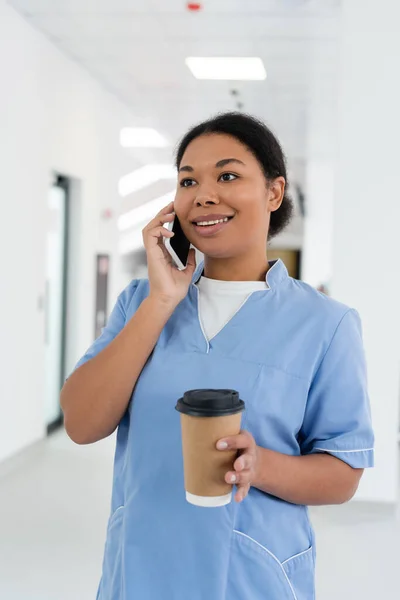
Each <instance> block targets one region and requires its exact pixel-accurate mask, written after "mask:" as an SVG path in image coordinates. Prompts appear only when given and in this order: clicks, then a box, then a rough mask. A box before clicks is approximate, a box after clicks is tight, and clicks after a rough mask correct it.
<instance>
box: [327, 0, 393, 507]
mask: <svg viewBox="0 0 400 600" xmlns="http://www.w3.org/2000/svg"><path fill="white" fill-rule="evenodd" d="M399 23H400V3H398V2H395V1H394V0H381V1H380V2H376V0H364V1H363V2H360V0H344V1H343V14H342V24H341V46H342V47H341V52H342V56H341V72H340V83H339V94H340V95H339V115H338V117H339V122H338V150H339V153H338V162H337V171H336V176H335V179H336V186H335V187H336V190H335V205H334V227H333V275H332V286H331V292H332V295H333V296H334V297H335V298H337V299H339V300H342V301H344V302H345V303H347V304H349V305H351V306H353V307H355V308H357V309H358V310H359V312H360V314H361V318H362V320H363V326H364V340H365V347H366V353H367V361H368V368H369V387H370V394H371V403H372V411H373V420H374V425H375V432H376V468H375V469H374V470H372V471H369V472H367V473H366V475H365V476H364V478H363V481H362V485H361V487H360V491H359V494H358V498H359V499H365V500H371V501H382V502H395V501H396V499H397V495H398V443H397V438H398V430H399V382H400V264H399V263H400V197H399V192H398V190H399V183H398V182H399V172H400V151H399V139H400V76H399V56H400V35H399Z"/></svg>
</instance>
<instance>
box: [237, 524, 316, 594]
mask: <svg viewBox="0 0 400 600" xmlns="http://www.w3.org/2000/svg"><path fill="white" fill-rule="evenodd" d="M248 598H251V600H314V598H315V594H314V559H313V550H312V548H309V549H308V550H306V551H305V552H302V553H301V554H299V555H296V556H294V557H292V558H290V559H288V560H286V561H285V562H284V563H281V562H280V561H279V560H278V559H277V558H276V556H274V555H273V554H272V553H271V552H270V551H269V550H267V548H264V547H263V546H261V545H260V544H258V542H257V541H256V540H253V539H252V538H250V537H248V536H246V535H245V534H243V533H240V532H238V531H234V533H233V536H232V545H231V557H230V567H229V575H228V586H227V593H226V600H247V599H248Z"/></svg>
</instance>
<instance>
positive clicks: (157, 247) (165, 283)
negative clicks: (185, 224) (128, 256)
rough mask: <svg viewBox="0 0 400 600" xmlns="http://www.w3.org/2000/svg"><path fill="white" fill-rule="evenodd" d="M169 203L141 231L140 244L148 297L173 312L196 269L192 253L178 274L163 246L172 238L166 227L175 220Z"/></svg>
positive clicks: (193, 253) (184, 294)
mask: <svg viewBox="0 0 400 600" xmlns="http://www.w3.org/2000/svg"><path fill="white" fill-rule="evenodd" d="M173 210H174V203H173V202H171V204H169V205H168V206H166V207H165V208H164V209H163V210H162V211H160V212H159V213H158V215H157V216H156V217H155V218H154V219H153V220H152V221H150V223H149V224H148V225H147V226H146V227H145V228H144V229H143V241H144V246H145V249H146V253H147V264H148V271H149V282H150V296H151V297H153V298H156V299H158V300H160V301H162V302H166V303H167V304H169V305H171V306H172V307H173V308H175V306H177V305H178V304H179V303H180V302H181V301H182V300H183V299H184V298H185V296H186V295H187V293H188V289H189V286H190V284H191V282H192V278H193V274H194V271H195V268H196V259H195V251H194V250H193V249H191V250H190V252H189V257H188V262H187V267H186V269H185V270H184V271H179V270H178V269H177V268H176V266H175V265H174V263H173V261H172V258H171V256H170V254H169V253H168V251H167V249H166V248H165V245H164V238H172V237H173V235H174V234H173V233H172V232H171V231H169V230H168V229H166V227H164V225H165V224H166V223H172V221H173V220H174V218H175V215H174V212H173Z"/></svg>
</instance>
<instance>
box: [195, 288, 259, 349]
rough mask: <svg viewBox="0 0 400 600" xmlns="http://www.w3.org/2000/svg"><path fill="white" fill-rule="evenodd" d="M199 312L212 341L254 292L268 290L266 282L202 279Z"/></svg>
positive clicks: (205, 331) (208, 337) (206, 333)
mask: <svg viewBox="0 0 400 600" xmlns="http://www.w3.org/2000/svg"><path fill="white" fill-rule="evenodd" d="M197 287H198V289H199V310H200V319H201V324H202V326H203V329H204V333H205V335H206V337H207V339H208V340H209V341H210V340H211V339H212V338H213V337H215V336H216V335H217V333H219V332H220V331H221V330H222V329H223V328H224V327H225V325H227V324H228V323H229V321H230V320H231V319H232V317H234V316H235V314H236V313H237V312H238V311H239V310H240V308H241V307H242V306H243V304H244V303H245V302H246V300H247V299H248V297H249V296H250V295H251V294H252V293H253V292H258V291H260V290H261V291H262V290H266V289H268V286H267V283H266V282H265V281H218V280H216V279H207V277H201V278H200V279H199V281H198V282H197Z"/></svg>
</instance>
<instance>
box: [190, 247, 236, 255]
mask: <svg viewBox="0 0 400 600" xmlns="http://www.w3.org/2000/svg"><path fill="white" fill-rule="evenodd" d="M195 248H196V249H197V250H198V251H199V252H201V253H202V254H204V256H206V257H207V258H233V257H234V256H236V255H237V254H238V253H237V252H236V253H235V251H234V249H233V248H226V246H225V247H224V248H217V247H215V246H214V247H213V245H212V244H197V245H196V246H195Z"/></svg>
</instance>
